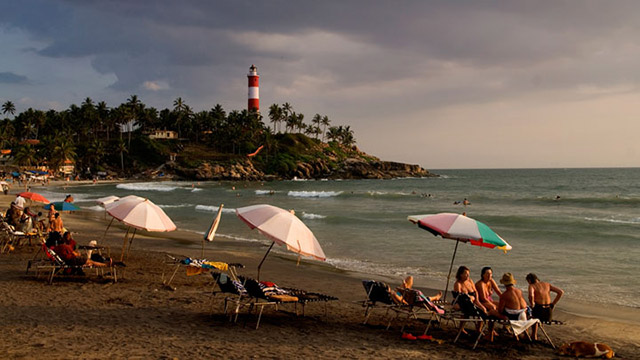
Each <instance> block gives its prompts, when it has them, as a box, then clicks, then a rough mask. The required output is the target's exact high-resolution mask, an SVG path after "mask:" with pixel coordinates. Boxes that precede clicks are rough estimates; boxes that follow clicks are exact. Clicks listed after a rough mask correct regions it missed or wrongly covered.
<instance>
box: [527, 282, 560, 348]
mask: <svg viewBox="0 0 640 360" xmlns="http://www.w3.org/2000/svg"><path fill="white" fill-rule="evenodd" d="M526 279H527V282H528V283H529V304H530V305H531V308H532V309H533V311H532V316H533V317H534V318H536V319H540V321H551V320H553V308H554V307H555V306H556V304H557V303H558V301H560V298H561V297H562V295H564V291H563V290H562V289H560V288H557V287H555V286H553V285H551V284H549V283H548V282H543V281H540V279H538V276H536V274H534V273H529V274H527V277H526ZM552 291H553V292H554V293H556V297H555V298H554V299H553V301H551V292H552ZM533 338H534V339H537V338H538V325H537V324H536V325H534V327H533Z"/></svg>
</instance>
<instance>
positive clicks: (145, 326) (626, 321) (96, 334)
mask: <svg viewBox="0 0 640 360" xmlns="http://www.w3.org/2000/svg"><path fill="white" fill-rule="evenodd" d="M34 191H35V189H34ZM12 193H15V192H12ZM14 197H15V195H8V196H4V197H2V200H1V201H0V208H2V209H3V210H4V209H6V207H7V206H8V204H9V202H10V201H11V200H13V198H14ZM63 220H64V224H65V227H67V228H68V229H70V230H71V231H72V232H73V233H74V238H75V239H76V241H77V242H78V244H81V245H82V244H88V243H89V241H90V240H94V239H97V240H98V242H99V243H100V244H101V245H107V246H109V247H110V250H111V254H112V255H113V256H114V257H119V255H120V248H121V246H122V239H123V236H124V233H125V230H126V229H125V227H124V226H121V225H119V224H117V223H114V226H112V227H111V229H110V230H109V232H108V233H107V236H106V238H104V239H102V235H103V233H104V230H105V228H106V226H107V224H108V221H107V220H106V219H104V217H103V216H101V215H100V214H99V213H97V212H96V213H90V212H78V213H75V214H67V213H65V214H63ZM199 241H200V236H199V235H197V234H193V233H189V232H180V231H176V232H171V233H161V234H158V233H153V234H149V233H144V234H140V233H138V235H136V239H135V240H134V242H133V250H132V251H131V254H130V256H129V258H128V259H127V261H126V263H127V268H126V272H125V279H121V280H120V281H119V282H118V283H115V284H113V283H111V282H108V281H104V280H101V279H99V278H98V277H96V276H95V274H93V273H92V272H91V271H87V276H86V277H83V278H79V279H78V278H64V277H59V278H56V279H55V280H54V283H53V285H48V284H47V283H46V281H45V280H44V279H42V278H40V279H36V278H35V277H34V275H33V273H31V274H25V269H26V264H27V261H28V260H29V259H31V258H32V257H33V256H34V254H35V253H36V251H37V247H31V248H30V247H20V248H18V249H16V250H15V251H14V252H12V253H10V254H1V255H0V294H1V295H0V319H1V324H2V331H1V332H0V339H1V341H0V358H18V359H23V358H24V359H29V358H36V357H37V358H42V357H46V358H50V359H98V358H99V359H105V358H109V359H112V358H141V359H142V358H144V359H148V358H153V359H158V358H159V359H164V358H170V359H173V358H178V359H187V358H211V357H223V358H233V359H244V358H278V359H279V358H285V357H303V358H305V357H306V358H323V359H329V358H357V359H360V358H362V359H364V358H384V359H397V358H430V359H495V358H498V357H501V358H506V359H516V358H518V359H549V358H560V357H559V356H557V355H555V354H554V351H553V350H552V349H551V347H550V346H549V345H547V344H546V343H543V342H538V343H533V344H531V343H529V342H528V341H526V340H525V341H522V340H521V341H520V342H516V341H515V340H514V339H513V338H512V337H507V336H505V335H501V336H500V337H498V338H497V339H496V341H495V342H494V343H488V342H486V341H481V342H480V344H479V346H478V348H477V349H476V350H471V346H472V345H473V341H472V340H471V337H463V338H462V339H461V340H460V341H459V342H458V343H456V344H454V343H453V339H454V338H455V334H456V330H455V329H454V328H453V327H452V326H451V325H446V324H445V325H443V326H442V327H436V328H434V329H432V330H430V331H429V334H430V335H432V336H433V337H434V338H436V339H441V340H443V343H438V342H434V341H408V340H403V339H401V333H400V329H399V324H398V323H395V324H393V325H392V327H391V329H390V330H385V327H386V317H385V316H384V312H383V311H377V312H374V313H373V315H372V316H371V318H370V321H369V325H362V324H361V323H362V320H363V308H362V307H361V305H359V304H357V303H356V302H357V301H361V300H364V298H365V296H366V294H365V292H364V289H363V287H362V285H361V280H362V279H376V280H382V281H387V282H390V283H391V284H393V285H398V284H399V279H385V278H383V277H380V276H376V275H373V274H357V273H351V272H344V271H338V270H335V269H333V268H331V267H329V266H326V265H324V264H320V263H318V262H313V261H304V260H303V261H302V262H301V264H300V265H299V266H296V258H295V257H294V256H287V255H282V254H271V255H269V258H268V259H267V260H266V262H265V264H264V265H263V269H262V275H261V277H262V279H266V280H270V281H274V282H276V283H277V284H278V285H280V286H283V287H295V288H302V289H305V290H308V291H315V292H320V293H326V294H330V295H333V296H336V297H338V298H340V300H339V301H333V302H330V303H329V304H328V315H327V316H326V317H325V316H324V307H323V306H322V305H321V304H313V303H312V304H310V305H308V306H307V308H306V310H305V316H304V317H301V316H295V315H294V314H293V309H292V308H291V307H287V306H284V307H282V308H281V309H282V310H286V311H284V312H283V311H278V312H276V311H274V310H273V309H270V308H267V309H266V310H265V313H264V315H263V317H262V321H261V324H260V328H259V329H258V330H255V325H256V316H255V314H254V315H247V314H245V313H242V314H241V315H240V318H239V320H238V323H236V324H234V323H231V322H228V321H226V319H225V317H224V316H223V314H222V308H223V296H221V295H217V296H216V297H214V298H213V299H212V297H211V296H210V290H211V288H212V285H213V284H212V282H211V276H209V275H206V274H205V275H198V276H192V277H187V276H186V275H185V273H184V268H181V269H180V270H179V272H178V274H177V275H176V277H175V279H174V280H173V283H172V285H173V286H174V287H175V291H174V290H170V289H167V288H166V287H164V286H163V285H162V281H161V279H162V275H163V273H165V275H169V274H170V273H171V272H172V271H173V268H174V267H173V266H168V265H166V264H165V260H167V259H168V257H167V256H166V254H170V255H173V256H177V257H184V256H191V257H200V248H199ZM264 251H266V246H265V245H259V244H255V243H241V242H233V241H220V240H216V241H214V242H213V243H208V244H207V246H206V255H205V257H206V258H208V259H211V260H219V261H224V262H239V263H242V264H244V265H245V266H246V268H245V269H242V270H240V273H241V274H242V275H247V276H252V277H255V276H256V270H255V269H256V266H257V264H258V263H259V261H260V260H261V258H262V255H263V253H264ZM417 284H418V285H420V281H419V280H418V281H417ZM423 290H424V291H425V293H427V294H433V293H435V291H434V290H431V289H423ZM639 314H640V312H639V311H638V309H630V308H624V307H610V306H607V307H603V306H601V305H594V304H586V303H578V302H572V301H570V299H563V300H562V301H561V302H560V304H559V305H558V308H557V311H556V313H555V317H556V318H557V319H558V320H562V321H564V322H565V325H563V326H548V327H547V331H548V333H549V335H550V336H551V337H552V339H553V341H554V342H555V343H556V345H559V344H561V343H562V342H567V341H577V340H583V341H592V342H604V343H607V344H609V345H610V346H611V347H612V348H613V349H614V350H615V351H616V355H617V357H619V358H627V359H633V358H639V357H640V356H639V355H638V354H640V335H638V334H640V321H638V318H639ZM423 329H424V324H423V323H421V322H412V323H410V329H409V330H410V331H411V332H413V333H421V332H422V330H423ZM470 330H471V329H470ZM470 332H471V333H472V332H473V331H470Z"/></svg>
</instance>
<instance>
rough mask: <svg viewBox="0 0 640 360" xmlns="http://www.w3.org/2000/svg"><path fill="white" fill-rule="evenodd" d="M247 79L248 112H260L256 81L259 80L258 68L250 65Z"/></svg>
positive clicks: (258, 91)
mask: <svg viewBox="0 0 640 360" xmlns="http://www.w3.org/2000/svg"><path fill="white" fill-rule="evenodd" d="M247 78H248V79H249V105H248V110H249V111H255V112H260V90H259V87H258V79H260V75H258V68H257V67H256V66H255V65H253V64H252V65H251V67H250V68H249V73H248V74H247Z"/></svg>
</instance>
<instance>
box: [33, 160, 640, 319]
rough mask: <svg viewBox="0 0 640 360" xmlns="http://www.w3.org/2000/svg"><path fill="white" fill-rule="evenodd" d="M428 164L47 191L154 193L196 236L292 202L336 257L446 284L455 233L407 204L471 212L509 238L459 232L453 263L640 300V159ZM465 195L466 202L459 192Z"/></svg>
mask: <svg viewBox="0 0 640 360" xmlns="http://www.w3.org/2000/svg"><path fill="white" fill-rule="evenodd" d="M433 172H434V173H437V174H440V175H441V176H440V177H437V178H405V179H394V180H349V181H347V180H343V181H339V180H324V181H323V180H317V181H312V180H310V181H275V182H264V183H262V182H142V183H126V184H104V185H103V184H97V185H86V186H78V187H72V188H69V189H67V190H64V189H62V188H50V189H48V190H45V191H44V192H43V194H44V195H45V196H47V197H49V199H50V200H51V201H56V200H62V199H63V198H64V195H65V193H67V192H70V193H72V194H73V196H74V197H75V199H76V204H77V205H79V206H80V207H82V208H84V209H86V210H87V211H91V210H96V211H104V210H103V209H102V208H101V207H99V206H97V205H96V203H95V200H96V199H98V198H100V197H103V196H107V195H116V196H126V195H130V194H135V195H139V196H143V197H146V198H149V199H150V200H151V201H153V202H154V203H156V204H157V205H159V206H160V207H161V208H163V210H164V211H165V212H166V213H167V215H169V216H170V217H171V219H173V221H174V222H175V224H176V225H177V227H178V228H179V229H181V230H187V231H193V232H194V244H193V246H194V247H197V246H199V244H200V240H201V235H199V234H202V233H204V231H206V230H207V228H208V226H209V224H210V223H211V220H212V218H213V217H214V216H215V214H216V213H217V210H218V206H219V205H220V204H224V211H223V215H222V220H221V223H220V227H219V228H218V232H217V235H216V236H217V237H222V238H226V239H231V240H233V241H243V242H267V240H265V239H264V238H263V237H262V236H261V235H260V234H259V233H257V232H256V231H251V230H250V229H249V228H248V227H247V226H246V225H245V224H244V223H243V222H241V221H240V220H239V219H238V218H237V217H236V215H235V209H236V208H238V207H243V206H249V205H254V204H262V203H265V204H271V205H275V206H279V207H282V208H284V209H294V210H295V211H296V215H297V216H299V217H300V219H301V220H302V221H303V222H304V223H305V224H306V225H307V226H308V227H309V228H310V229H311V230H312V231H313V232H314V234H315V235H316V237H317V239H318V241H319V242H320V244H321V245H322V247H323V249H324V252H325V253H326V255H327V262H328V263H329V264H331V265H332V266H335V267H337V268H340V269H346V270H355V271H360V272H365V273H370V274H380V275H388V276H394V277H397V278H398V279H399V278H400V277H402V276H404V275H406V274H412V275H414V276H416V277H417V278H419V279H429V280H430V283H431V284H435V286H438V287H442V288H444V283H445V280H446V277H447V272H448V270H449V266H450V263H451V259H452V255H453V252H454V248H455V245H456V243H455V241H452V240H448V239H442V238H440V237H435V236H433V235H432V234H430V233H429V232H427V231H424V230H422V229H420V228H418V227H417V226H416V225H414V224H412V223H410V222H409V221H408V220H407V216H409V215H418V214H430V213H439V212H456V213H462V212H466V213H467V215H468V216H470V217H472V218H474V219H477V220H479V221H482V222H484V223H485V224H487V225H488V226H489V227H491V228H492V229H493V230H494V231H496V232H497V233H498V234H500V236H502V237H503V238H504V239H505V240H506V241H507V242H509V244H511V245H512V246H513V250H511V251H509V252H508V253H506V254H505V253H503V252H502V251H500V250H497V249H487V248H481V247H476V246H472V245H470V244H462V243H461V244H460V245H459V246H458V249H457V254H456V257H455V261H454V264H453V271H454V273H455V270H456V269H457V267H458V266H460V265H466V266H467V267H469V268H470V269H471V276H472V278H473V279H474V280H478V279H479V277H480V274H479V273H480V269H481V268H482V267H483V266H487V265H489V266H492V267H493V270H494V274H495V275H494V276H495V277H497V278H499V277H500V276H501V274H502V273H504V272H512V273H514V275H515V276H516V279H517V280H518V283H519V284H518V285H519V286H520V287H523V288H526V285H525V284H526V282H525V279H524V277H525V275H526V274H527V273H529V272H534V273H536V274H537V275H538V277H539V278H540V279H542V280H545V281H549V282H551V283H553V284H554V285H556V286H559V287H561V288H563V289H564V290H565V292H566V295H565V296H567V297H570V298H574V299H578V300H587V301H590V302H599V303H612V304H618V305H623V306H630V307H640V298H639V297H638V288H640V277H638V276H636V272H637V271H638V270H639V269H640V267H639V266H638V263H639V261H638V259H640V232H639V231H638V230H640V210H639V208H638V207H639V205H640V185H639V184H640V183H639V182H638V180H639V179H640V169H637V168H624V169H508V170H507V169H505V170H434V171H433ZM465 198H466V199H468V201H469V202H470V203H471V204H470V205H467V206H463V205H461V204H454V203H456V202H461V201H462V200H463V199H465ZM195 233H198V234H195ZM276 248H277V247H276ZM279 251H283V252H286V250H284V249H282V248H280V249H279ZM452 277H453V276H452Z"/></svg>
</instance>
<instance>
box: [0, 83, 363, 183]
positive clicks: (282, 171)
mask: <svg viewBox="0 0 640 360" xmlns="http://www.w3.org/2000/svg"><path fill="white" fill-rule="evenodd" d="M268 109H269V110H268V115H267V119H268V121H269V123H270V124H271V125H266V124H265V123H264V122H263V120H264V118H263V116H262V115H261V114H260V113H257V112H253V111H247V110H241V111H238V110H233V111H231V112H229V113H227V112H226V111H225V110H224V109H223V108H222V106H220V105H216V106H215V107H213V108H212V109H210V110H208V111H206V110H205V111H200V112H194V111H193V110H192V109H191V107H189V106H188V105H187V104H186V103H185V101H184V100H183V99H182V98H177V99H176V100H175V101H174V102H173V108H172V109H168V108H167V109H163V110H160V111H158V110H157V109H155V108H153V107H147V106H146V105H145V104H143V103H142V102H141V101H140V99H139V98H138V97H137V96H136V95H132V96H131V97H130V98H129V99H127V101H126V102H125V103H123V104H120V105H118V106H116V107H113V108H110V107H108V106H107V104H106V103H105V102H98V103H95V102H94V101H93V100H92V99H90V98H86V99H85V101H84V102H83V103H82V104H80V106H78V105H75V104H72V105H71V106H69V108H68V109H66V110H63V111H55V110H49V111H46V112H45V111H41V110H34V109H31V108H29V109H27V110H25V111H23V112H22V113H19V114H17V115H15V111H16V109H15V105H14V104H13V103H12V102H11V101H6V102H5V103H4V104H3V105H2V112H3V114H4V115H5V118H4V119H3V120H2V121H0V147H1V148H2V149H11V150H12V152H11V155H12V157H13V164H14V165H16V166H19V167H34V166H48V167H49V168H50V169H58V168H59V167H60V166H61V165H63V164H64V163H65V161H67V162H68V160H71V161H72V162H74V163H75V168H76V172H77V174H78V175H79V176H80V177H89V176H92V175H95V173H96V172H98V171H111V172H116V173H118V174H119V175H121V176H132V175H134V174H137V173H141V172H143V171H146V170H149V169H155V168H157V167H158V166H160V165H162V164H164V163H166V162H167V161H168V160H169V158H170V155H175V156H176V164H177V165H178V166H180V167H183V168H188V169H189V168H190V169H193V168H197V167H199V166H201V165H202V164H203V163H205V162H208V163H209V164H213V163H219V164H234V163H239V162H244V161H246V160H247V159H248V157H247V154H250V153H253V152H255V151H256V150H257V149H258V148H259V147H260V146H263V148H262V150H261V151H260V152H259V153H258V154H257V155H256V156H254V157H252V158H251V160H252V162H253V166H254V167H255V168H256V169H258V170H260V171H262V172H264V173H265V174H272V175H279V176H282V177H291V176H293V174H294V173H295V171H296V170H297V169H298V167H299V165H300V164H301V163H316V164H317V163H319V162H321V163H322V164H324V165H322V166H324V167H328V168H329V169H331V168H335V167H337V166H339V165H338V164H339V162H340V161H341V160H344V159H345V158H347V157H350V156H358V157H360V158H362V159H365V160H367V161H371V160H375V158H372V157H368V158H367V157H365V155H363V154H361V153H359V152H358V151H357V148H356V147H355V146H354V145H355V137H354V133H353V130H351V128H350V127H349V126H330V124H331V120H330V119H329V118H328V117H327V116H326V115H324V116H323V115H320V114H315V115H314V116H313V117H312V118H311V123H309V124H307V123H305V122H304V119H305V116H304V114H301V113H297V112H296V111H294V109H293V107H292V106H291V104H289V103H285V104H283V105H278V104H273V105H271V106H270V107H269V108H268ZM14 115H15V116H14ZM9 116H14V117H13V118H9ZM159 130H162V131H164V132H165V133H166V131H174V132H175V133H177V139H155V140H154V139H151V138H150V137H149V135H150V134H152V133H154V132H156V131H159ZM325 139H326V140H327V141H328V143H324V141H325ZM319 166H320V165H319Z"/></svg>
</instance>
